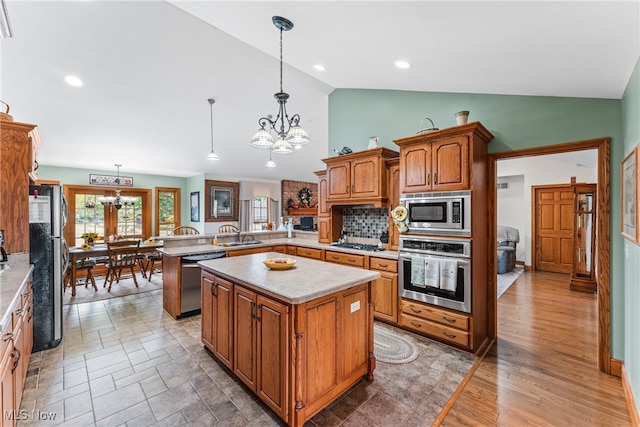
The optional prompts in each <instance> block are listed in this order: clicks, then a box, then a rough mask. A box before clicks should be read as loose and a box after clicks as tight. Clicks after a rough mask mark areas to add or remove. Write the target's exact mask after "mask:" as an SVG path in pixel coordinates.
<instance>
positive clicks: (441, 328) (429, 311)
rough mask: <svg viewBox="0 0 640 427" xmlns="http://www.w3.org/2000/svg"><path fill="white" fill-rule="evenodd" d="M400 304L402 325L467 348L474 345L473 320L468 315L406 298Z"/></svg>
mask: <svg viewBox="0 0 640 427" xmlns="http://www.w3.org/2000/svg"><path fill="white" fill-rule="evenodd" d="M400 306H401V313H400V326H402V327H405V328H408V329H411V330H413V331H415V332H419V333H422V334H424V335H428V336H430V337H432V338H436V339H438V340H440V341H444V342H446V343H448V344H454V345H457V346H462V347H465V348H467V349H468V348H470V347H473V343H472V342H471V341H470V336H469V330H470V324H471V320H470V318H469V316H468V315H466V314H464V313H461V312H457V311H452V310H446V309H442V308H439V307H435V306H433V305H429V304H423V303H421V302H417V301H409V300H406V299H404V298H403V299H402V300H401V302H400Z"/></svg>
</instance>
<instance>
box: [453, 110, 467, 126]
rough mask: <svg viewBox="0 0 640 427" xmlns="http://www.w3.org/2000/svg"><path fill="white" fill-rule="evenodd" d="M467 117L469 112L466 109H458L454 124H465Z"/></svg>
mask: <svg viewBox="0 0 640 427" xmlns="http://www.w3.org/2000/svg"><path fill="white" fill-rule="evenodd" d="M468 119H469V112H468V111H458V112H457V113H456V124H457V125H466V124H467V120H468Z"/></svg>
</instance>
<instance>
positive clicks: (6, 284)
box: [0, 261, 33, 331]
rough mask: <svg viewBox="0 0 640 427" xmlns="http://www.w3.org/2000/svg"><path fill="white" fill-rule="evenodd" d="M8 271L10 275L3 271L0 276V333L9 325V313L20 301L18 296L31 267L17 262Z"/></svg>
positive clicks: (26, 281) (26, 280) (30, 272)
mask: <svg viewBox="0 0 640 427" xmlns="http://www.w3.org/2000/svg"><path fill="white" fill-rule="evenodd" d="M10 264H11V261H10ZM10 270H11V272H10V273H9V271H4V272H2V273H1V274H2V276H0V277H1V278H0V283H2V290H1V291H0V295H1V301H0V313H1V315H2V317H0V331H4V330H5V328H6V327H7V326H8V325H9V324H10V323H11V313H12V312H13V310H14V309H15V307H16V305H17V304H18V302H19V301H20V295H21V294H22V293H23V291H24V289H25V287H26V286H27V283H28V279H29V277H30V276H31V274H32V273H33V265H32V264H28V263H20V262H19V263H17V264H11V267H10ZM5 275H6V276H5Z"/></svg>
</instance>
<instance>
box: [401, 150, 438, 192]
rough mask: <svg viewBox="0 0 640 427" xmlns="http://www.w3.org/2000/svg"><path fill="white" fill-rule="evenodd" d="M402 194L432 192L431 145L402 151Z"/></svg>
mask: <svg viewBox="0 0 640 427" xmlns="http://www.w3.org/2000/svg"><path fill="white" fill-rule="evenodd" d="M400 171H401V174H400V193H402V194H404V193H422V192H425V191H429V190H431V143H426V144H420V145H414V146H409V147H406V148H404V147H403V148H401V149H400Z"/></svg>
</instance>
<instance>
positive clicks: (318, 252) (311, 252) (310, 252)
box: [295, 247, 323, 260]
mask: <svg viewBox="0 0 640 427" xmlns="http://www.w3.org/2000/svg"><path fill="white" fill-rule="evenodd" d="M295 254H296V255H298V256H303V257H305V258H313V259H319V260H322V258H323V256H322V249H313V248H303V247H296V253H295Z"/></svg>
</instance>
